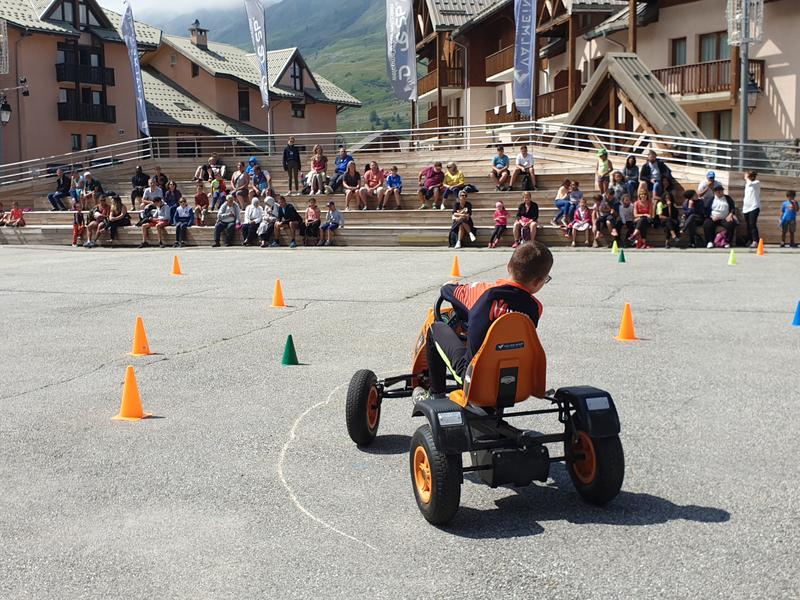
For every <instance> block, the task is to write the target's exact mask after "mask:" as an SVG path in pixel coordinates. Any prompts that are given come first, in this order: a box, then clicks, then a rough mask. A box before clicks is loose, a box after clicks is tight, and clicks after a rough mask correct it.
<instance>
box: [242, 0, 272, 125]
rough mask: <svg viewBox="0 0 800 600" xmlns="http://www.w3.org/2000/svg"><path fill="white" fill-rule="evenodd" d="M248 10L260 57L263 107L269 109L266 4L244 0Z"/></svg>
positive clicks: (251, 35)
mask: <svg viewBox="0 0 800 600" xmlns="http://www.w3.org/2000/svg"><path fill="white" fill-rule="evenodd" d="M244 8H245V10H246V11H247V25H248V27H249V28H250V39H251V40H252V42H253V52H255V53H256V57H257V58H258V68H259V71H260V73H261V81H260V82H259V86H258V87H259V89H260V90H261V107H262V108H266V109H267V110H269V73H268V72H267V30H266V15H265V13H264V5H263V4H261V0H244Z"/></svg>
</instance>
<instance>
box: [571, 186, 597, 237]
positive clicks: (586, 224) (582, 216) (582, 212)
mask: <svg viewBox="0 0 800 600" xmlns="http://www.w3.org/2000/svg"><path fill="white" fill-rule="evenodd" d="M598 197H601V198H602V196H598ZM591 229H592V212H591V211H590V210H589V207H588V206H587V205H586V198H581V200H580V202H579V203H578V208H576V209H575V217H574V218H573V219H572V247H573V248H574V247H575V244H576V242H577V238H578V233H579V232H584V233H585V234H586V240H585V241H584V242H583V245H584V246H586V247H587V248H588V247H589V231H590V230H591Z"/></svg>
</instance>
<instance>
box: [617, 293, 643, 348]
mask: <svg viewBox="0 0 800 600" xmlns="http://www.w3.org/2000/svg"><path fill="white" fill-rule="evenodd" d="M614 339H616V340H618V341H620V342H633V341H636V340H638V339H639V338H637V337H636V332H635V331H634V330H633V313H632V312H631V305H630V303H628V302H626V303H625V310H623V311H622V321H621V322H620V324H619V333H617V337H616V338H614Z"/></svg>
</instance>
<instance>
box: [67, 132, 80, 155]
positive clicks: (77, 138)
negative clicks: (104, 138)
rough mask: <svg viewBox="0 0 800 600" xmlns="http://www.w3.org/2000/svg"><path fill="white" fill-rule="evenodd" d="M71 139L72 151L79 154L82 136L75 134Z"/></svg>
mask: <svg viewBox="0 0 800 600" xmlns="http://www.w3.org/2000/svg"><path fill="white" fill-rule="evenodd" d="M70 139H71V140H72V151H73V152H77V151H78V150H80V149H81V134H80V133H73V134H72V135H70Z"/></svg>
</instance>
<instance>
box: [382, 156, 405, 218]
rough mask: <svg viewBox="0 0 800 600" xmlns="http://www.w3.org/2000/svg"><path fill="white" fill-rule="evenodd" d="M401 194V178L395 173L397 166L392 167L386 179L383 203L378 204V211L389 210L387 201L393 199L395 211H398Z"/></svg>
mask: <svg viewBox="0 0 800 600" xmlns="http://www.w3.org/2000/svg"><path fill="white" fill-rule="evenodd" d="M402 193H403V178H402V177H400V174H399V173H398V171H397V165H394V166H393V167H392V169H391V171H390V173H389V176H388V177H387V178H386V193H385V194H384V195H383V202H382V203H380V204H378V210H383V209H385V208H387V209H388V208H389V206H388V205H389V200H390V199H391V198H394V207H395V209H398V210H399V209H400V196H401V195H402Z"/></svg>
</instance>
